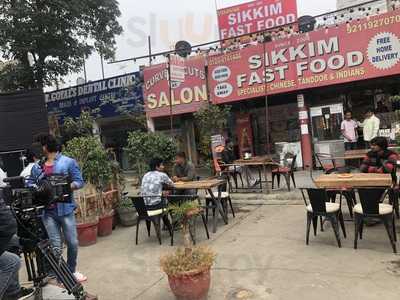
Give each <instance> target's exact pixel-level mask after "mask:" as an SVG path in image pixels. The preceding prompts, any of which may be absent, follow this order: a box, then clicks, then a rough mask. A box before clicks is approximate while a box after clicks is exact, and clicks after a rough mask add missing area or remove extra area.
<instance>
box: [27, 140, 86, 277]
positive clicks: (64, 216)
mask: <svg viewBox="0 0 400 300" xmlns="http://www.w3.org/2000/svg"><path fill="white" fill-rule="evenodd" d="M35 142H38V143H40V144H41V145H42V150H43V154H44V155H45V158H46V159H45V161H44V162H40V163H36V164H35V165H34V166H33V168H32V172H31V176H30V178H29V180H28V182H31V183H36V182H38V180H39V179H40V178H41V177H43V176H44V175H51V174H62V175H65V176H69V177H70V178H71V181H72V182H71V189H72V190H73V191H74V190H78V189H81V188H82V187H83V186H84V182H83V178H82V174H81V171H80V169H79V166H78V163H77V162H76V161H75V160H74V159H72V158H70V157H67V156H65V155H62V154H61V153H60V152H58V149H59V148H58V143H57V140H56V139H55V137H54V136H52V135H50V134H41V135H39V136H37V137H36V138H35ZM75 209H76V204H75V201H74V199H73V196H72V195H71V199H70V202H67V203H57V204H54V205H51V206H50V207H47V208H46V210H45V212H44V216H43V223H44V225H45V227H46V230H47V233H48V235H49V239H50V242H51V244H52V246H53V247H54V250H55V251H56V253H57V254H58V255H61V254H62V238H61V231H62V233H63V235H64V238H65V242H66V244H67V264H68V267H69V268H70V270H71V272H72V273H74V275H75V277H76V279H77V281H79V282H83V281H86V280H87V277H86V276H84V275H83V274H81V273H79V272H77V271H76V264H77V258H78V234H77V230H76V220H75V212H74V211H75Z"/></svg>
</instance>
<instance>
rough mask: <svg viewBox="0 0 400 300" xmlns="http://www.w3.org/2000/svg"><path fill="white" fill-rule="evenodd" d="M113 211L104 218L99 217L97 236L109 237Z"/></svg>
mask: <svg viewBox="0 0 400 300" xmlns="http://www.w3.org/2000/svg"><path fill="white" fill-rule="evenodd" d="M113 219H114V210H112V211H111V212H110V213H109V214H107V215H105V216H100V217H99V225H98V231H97V234H98V235H99V236H109V235H111V233H112V229H113Z"/></svg>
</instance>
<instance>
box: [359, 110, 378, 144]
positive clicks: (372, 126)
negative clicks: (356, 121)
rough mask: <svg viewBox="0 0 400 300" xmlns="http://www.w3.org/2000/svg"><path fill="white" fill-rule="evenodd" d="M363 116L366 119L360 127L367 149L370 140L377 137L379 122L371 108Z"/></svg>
mask: <svg viewBox="0 0 400 300" xmlns="http://www.w3.org/2000/svg"><path fill="white" fill-rule="evenodd" d="M365 116H366V119H365V120H364V122H362V123H361V127H362V128H363V134H364V142H365V147H366V148H367V149H369V148H370V142H371V140H372V139H373V138H375V137H377V136H378V131H379V126H380V123H381V121H380V120H379V119H378V118H377V117H376V116H375V114H374V110H373V109H372V108H369V109H368V110H367V112H366V114H365Z"/></svg>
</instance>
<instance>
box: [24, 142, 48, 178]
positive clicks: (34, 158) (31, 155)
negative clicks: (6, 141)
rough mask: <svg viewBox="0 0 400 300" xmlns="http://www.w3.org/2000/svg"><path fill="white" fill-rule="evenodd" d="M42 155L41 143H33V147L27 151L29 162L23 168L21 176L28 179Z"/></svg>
mask: <svg viewBox="0 0 400 300" xmlns="http://www.w3.org/2000/svg"><path fill="white" fill-rule="evenodd" d="M42 155H43V154H42V151H41V145H40V144H39V143H33V144H32V146H31V148H29V149H28V150H27V151H26V161H27V162H28V165H27V166H26V167H25V169H23V170H22V172H21V174H20V175H19V176H22V177H24V178H26V179H27V178H29V177H30V176H31V171H32V168H33V166H34V165H35V163H36V162H38V161H39V160H40V157H41V156H42Z"/></svg>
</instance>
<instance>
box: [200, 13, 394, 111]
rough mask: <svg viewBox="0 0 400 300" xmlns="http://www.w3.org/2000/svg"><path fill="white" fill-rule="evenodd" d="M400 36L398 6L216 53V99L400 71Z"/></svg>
mask: <svg viewBox="0 0 400 300" xmlns="http://www.w3.org/2000/svg"><path fill="white" fill-rule="evenodd" d="M399 38H400V10H395V11H393V12H390V13H386V14H381V15H378V16H374V17H370V18H365V19H362V20H360V21H353V22H351V23H348V24H342V25H339V26H338V27H332V28H327V29H325V28H322V29H319V30H316V31H313V32H309V33H305V34H299V35H296V36H292V37H290V38H287V39H281V40H278V41H273V42H268V43H265V44H261V43H260V44H258V45H251V46H248V47H246V48H244V49H242V50H238V51H232V52H228V53H226V54H221V55H215V56H210V57H209V59H208V64H209V76H208V77H209V88H210V93H211V100H212V102H213V103H215V104H221V103H227V102H232V101H238V100H243V99H251V98H254V97H260V96H264V95H265V93H266V94H268V95H273V94H279V93H286V92H292V91H296V90H302V89H310V88H317V87H321V86H326V85H333V84H339V83H346V82H353V81H357V80H365V79H370V78H376V77H384V76H389V75H395V74H399V73H400V63H399V61H400V40H399ZM264 49H265V52H264Z"/></svg>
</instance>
